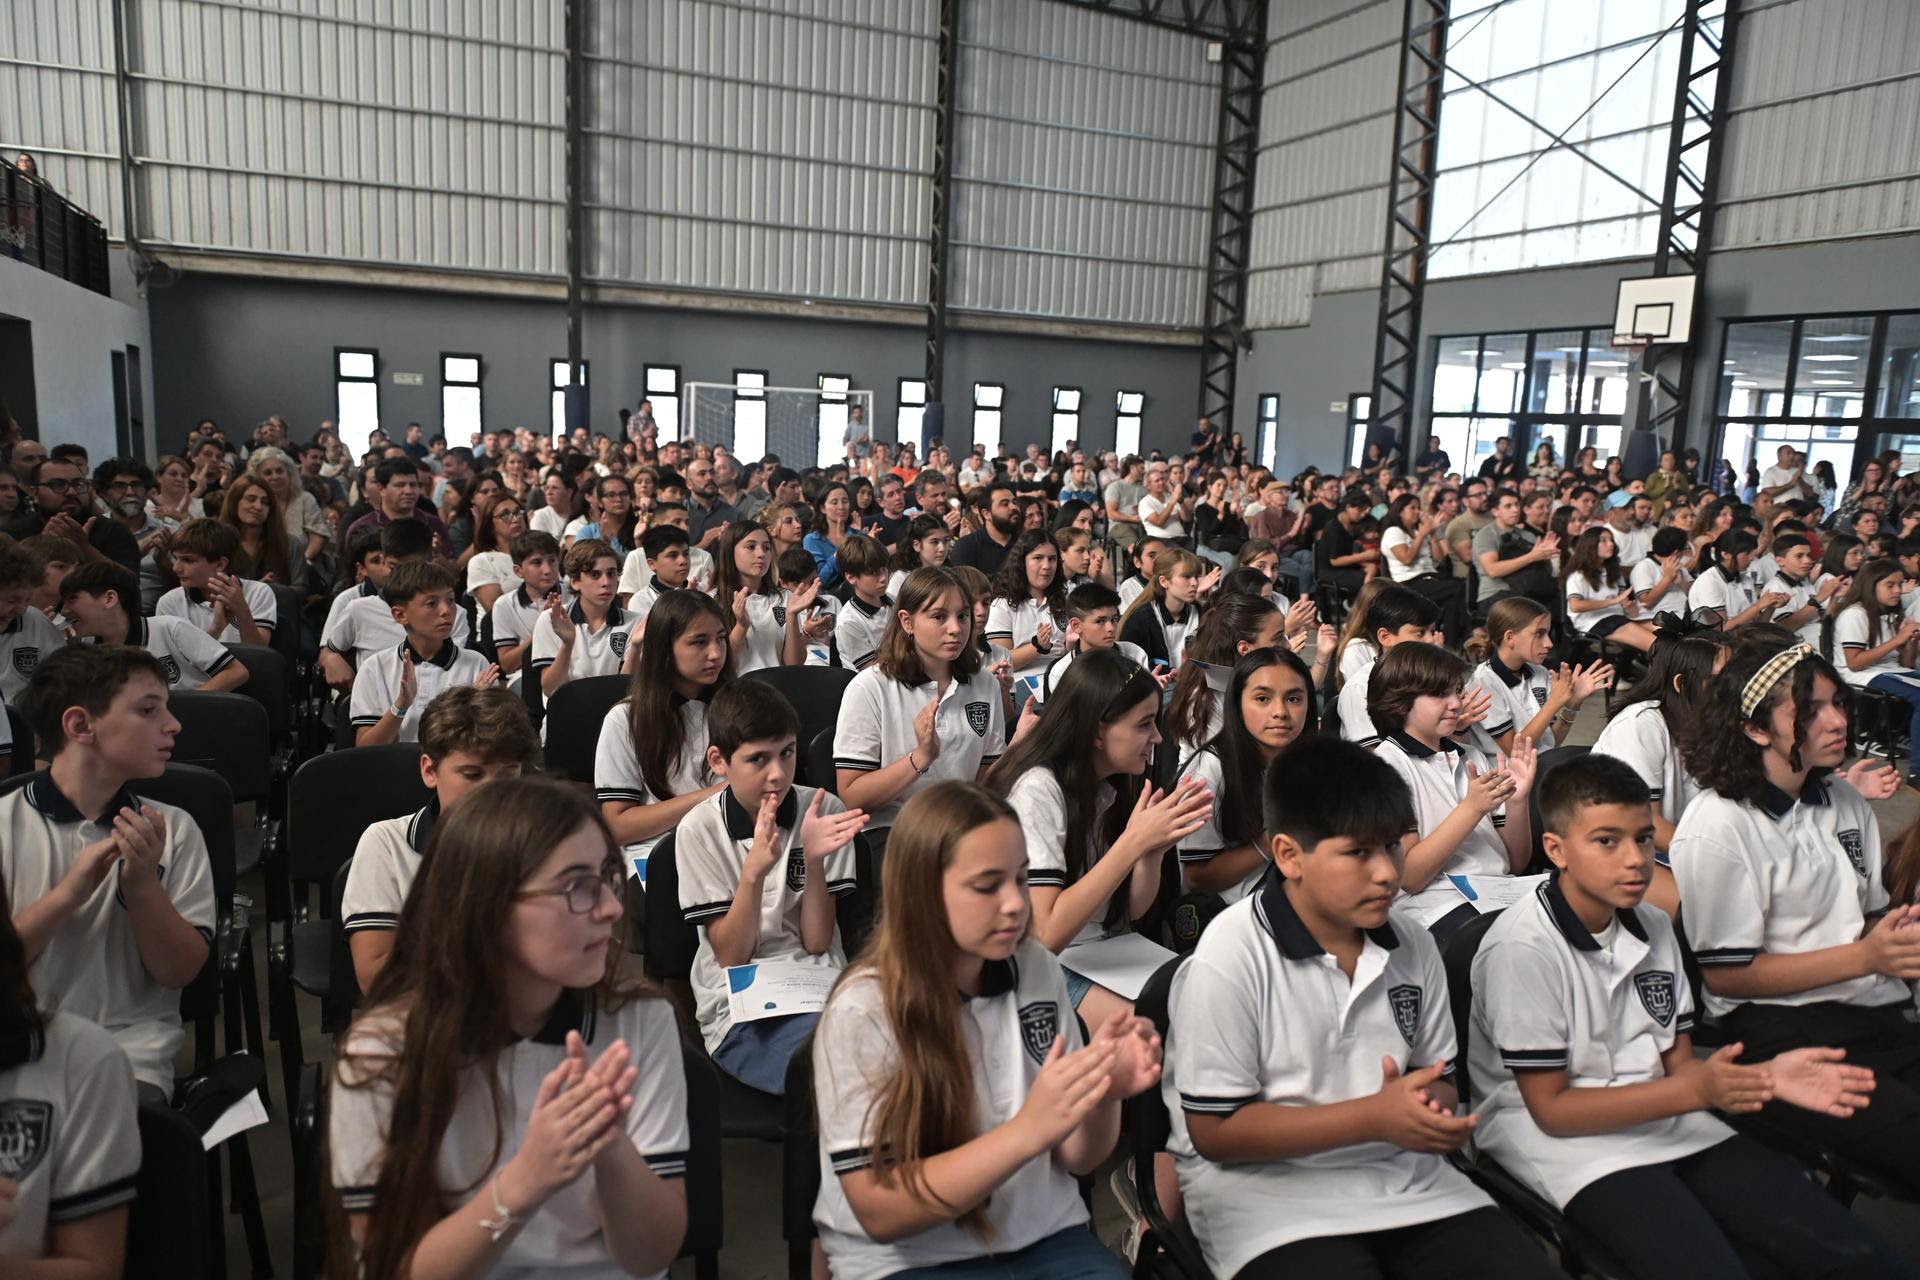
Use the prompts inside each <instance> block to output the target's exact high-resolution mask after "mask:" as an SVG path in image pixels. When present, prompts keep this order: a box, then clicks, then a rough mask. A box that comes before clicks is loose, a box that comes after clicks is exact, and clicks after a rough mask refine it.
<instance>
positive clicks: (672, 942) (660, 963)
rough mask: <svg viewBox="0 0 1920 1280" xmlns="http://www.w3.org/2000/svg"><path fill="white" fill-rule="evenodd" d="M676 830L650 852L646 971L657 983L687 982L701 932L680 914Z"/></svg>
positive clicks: (648, 863)
mask: <svg viewBox="0 0 1920 1280" xmlns="http://www.w3.org/2000/svg"><path fill="white" fill-rule="evenodd" d="M673 837H674V833H673V832H671V831H669V832H667V834H665V835H664V836H661V837H660V843H659V844H656V845H655V846H653V852H652V853H649V854H648V855H647V897H646V928H647V953H646V972H647V976H648V977H649V978H652V979H653V980H654V981H655V982H671V981H674V980H680V981H685V980H686V979H687V978H688V977H689V976H690V975H691V974H692V973H693V957H694V955H695V954H696V953H697V952H698V951H699V950H700V933H699V928H698V926H696V925H691V924H688V923H687V920H686V917H685V916H683V915H681V914H680V869H679V867H678V866H677V865H676V863H675V861H674V852H673Z"/></svg>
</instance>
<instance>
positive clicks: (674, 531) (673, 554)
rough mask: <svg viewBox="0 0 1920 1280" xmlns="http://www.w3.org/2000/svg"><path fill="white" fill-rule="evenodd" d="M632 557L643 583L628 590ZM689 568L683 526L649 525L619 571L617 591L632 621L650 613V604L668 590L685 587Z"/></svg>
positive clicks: (687, 541) (691, 566)
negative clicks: (641, 574) (639, 568)
mask: <svg viewBox="0 0 1920 1280" xmlns="http://www.w3.org/2000/svg"><path fill="white" fill-rule="evenodd" d="M635 556H638V557H640V565H641V567H642V568H643V569H644V570H645V580H644V581H643V582H641V583H640V584H639V585H638V586H636V587H634V588H632V589H631V590H629V589H628V586H627V576H628V573H629V571H632V570H633V569H634V557H635ZM692 568H693V557H692V553H691V545H690V543H689V540H688V538H687V530H686V526H684V525H674V524H655V525H652V526H649V527H648V529H647V531H646V532H645V533H643V534H641V535H640V545H639V546H638V547H636V548H634V549H633V551H631V552H630V553H628V555H627V565H626V568H625V569H623V570H622V571H621V577H620V590H621V592H622V594H623V595H624V597H625V598H624V600H623V602H622V604H623V607H624V608H625V609H626V611H627V612H628V613H630V614H632V615H633V617H634V619H635V621H643V620H644V619H645V618H646V616H647V615H648V614H649V613H651V612H653V604H654V601H656V600H658V599H659V598H660V597H661V596H663V595H665V594H666V593H667V592H669V591H677V590H679V589H680V588H682V587H684V586H686V585H687V575H688V574H689V572H690V571H691V570H692Z"/></svg>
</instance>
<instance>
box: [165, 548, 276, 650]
mask: <svg viewBox="0 0 1920 1280" xmlns="http://www.w3.org/2000/svg"><path fill="white" fill-rule="evenodd" d="M171 554H172V557H173V576H174V577H176V578H178V579H179V580H180V585H179V586H177V587H175V588H174V589H173V590H171V591H169V592H167V593H166V594H165V595H163V596H161V597H160V602H159V603H158V604H156V605H154V607H153V612H154V616H155V617H172V618H185V619H186V620H187V621H188V622H190V623H192V624H193V625H194V626H196V627H199V628H200V629H201V630H202V631H204V632H206V633H207V634H208V635H210V636H212V637H213V638H214V639H215V640H218V641H220V642H221V643H222V644H257V645H262V646H267V645H271V644H272V643H273V629H274V627H275V626H276V625H277V624H278V622H279V618H280V614H279V607H278V606H277V605H276V604H275V603H274V599H273V588H271V587H269V586H268V585H267V584H266V583H264V582H256V581H254V580H253V579H252V578H242V577H238V576H236V575H234V574H231V573H228V572H227V566H228V564H229V563H231V562H232V560H233V558H234V557H235V556H237V555H239V554H240V534H239V531H238V530H236V529H234V528H233V527H232V526H231V525H225V524H221V523H220V522H219V521H218V520H189V521H187V522H186V523H185V524H183V525H181V526H180V531H179V532H178V533H176V534H174V535H173V542H172V543H171Z"/></svg>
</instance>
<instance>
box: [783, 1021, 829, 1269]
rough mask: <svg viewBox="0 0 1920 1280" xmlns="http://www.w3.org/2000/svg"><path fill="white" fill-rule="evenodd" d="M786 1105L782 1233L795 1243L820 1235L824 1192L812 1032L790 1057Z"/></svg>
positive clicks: (788, 1241) (789, 1242)
mask: <svg viewBox="0 0 1920 1280" xmlns="http://www.w3.org/2000/svg"><path fill="white" fill-rule="evenodd" d="M786 1104H787V1118H786V1123H785V1124H783V1125H782V1126H781V1144H780V1165H781V1171H780V1234H781V1235H782V1236H784V1237H785V1238H786V1241H787V1243H788V1244H794V1243H798V1242H801V1241H806V1240H811V1239H813V1238H814V1236H815V1235H817V1234H818V1232H817V1231H816V1229H815V1228H814V1225H813V1202H814V1200H815V1199H817V1198H818V1197H819V1195H820V1134H819V1131H818V1130H819V1125H818V1123H817V1121H816V1120H815V1118H814V1109H813V1036H812V1035H811V1034H809V1035H808V1036H807V1038H806V1039H805V1040H803V1041H801V1042H800V1047H799V1048H797V1049H795V1050H794V1051H793V1056H792V1057H791V1058H788V1059H787V1093H786Z"/></svg>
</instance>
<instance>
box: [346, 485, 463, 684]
mask: <svg viewBox="0 0 1920 1280" xmlns="http://www.w3.org/2000/svg"><path fill="white" fill-rule="evenodd" d="M370 532H371V531H370V530H364V529H363V530H362V531H361V532H360V533H358V534H356V535H355V536H354V546H355V548H356V550H359V551H361V552H362V553H363V554H364V559H363V560H362V562H361V571H362V573H363V574H364V575H365V576H364V577H363V578H362V579H361V581H360V584H359V585H358V586H356V587H353V588H351V589H349V590H346V591H343V592H341V593H340V594H339V595H337V596H335V597H334V598H333V605H332V607H331V608H330V609H329V610H328V611H327V625H326V626H325V627H323V628H322V629H321V632H320V667H321V670H323V671H324V672H326V676H327V683H328V684H330V685H332V686H333V687H334V688H336V689H346V688H349V687H350V686H351V685H352V684H353V673H354V672H355V671H356V670H357V669H358V668H360V667H361V666H362V665H364V664H365V663H366V662H367V660H368V659H370V658H371V657H373V655H375V654H377V653H381V652H383V651H385V650H388V649H396V648H398V647H399V646H400V642H401V641H402V640H404V639H406V628H404V627H402V626H401V625H400V624H399V623H398V622H396V621H394V617H393V610H392V609H391V608H389V607H388V605H387V602H386V600H385V599H384V598H383V597H382V596H381V594H380V593H381V591H382V590H384V589H385V587H386V585H387V577H388V575H389V574H391V573H392V572H393V571H394V570H395V569H396V568H398V567H399V566H401V565H403V564H407V563H410V562H412V563H421V564H425V563H429V562H433V561H434V554H433V531H432V530H430V529H428V528H427V526H426V525H424V524H422V523H421V522H420V521H418V520H395V521H393V522H392V523H390V524H387V525H385V526H383V527H382V528H381V529H380V530H379V531H378V532H379V542H380V549H379V551H378V552H377V553H376V552H374V551H371V550H369V549H367V547H366V544H365V543H364V542H362V541H361V539H362V538H365V537H366V536H368V534H369V533H370ZM471 630H472V628H471V627H470V625H469V624H468V622H467V611H466V610H465V609H456V610H454V614H453V642H454V643H455V644H457V645H462V646H464V645H465V644H466V643H467V637H468V635H469V634H470V633H471Z"/></svg>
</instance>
